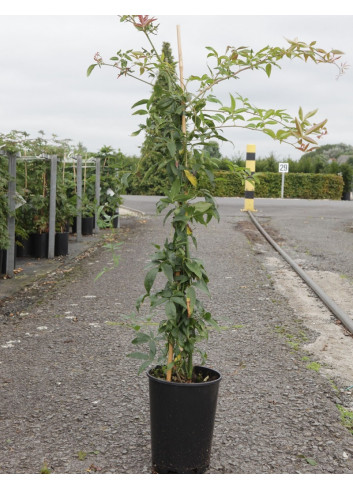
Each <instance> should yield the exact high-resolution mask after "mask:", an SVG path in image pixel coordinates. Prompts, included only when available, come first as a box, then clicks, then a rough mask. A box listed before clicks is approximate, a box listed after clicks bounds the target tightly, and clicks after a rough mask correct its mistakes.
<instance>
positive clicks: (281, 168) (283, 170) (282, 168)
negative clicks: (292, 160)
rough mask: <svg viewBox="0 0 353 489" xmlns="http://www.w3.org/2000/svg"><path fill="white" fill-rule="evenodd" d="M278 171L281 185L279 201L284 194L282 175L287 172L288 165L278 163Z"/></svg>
mask: <svg viewBox="0 0 353 489" xmlns="http://www.w3.org/2000/svg"><path fill="white" fill-rule="evenodd" d="M278 171H279V172H280V173H282V185H281V199H283V193H284V174H285V173H288V171H289V163H279V165H278Z"/></svg>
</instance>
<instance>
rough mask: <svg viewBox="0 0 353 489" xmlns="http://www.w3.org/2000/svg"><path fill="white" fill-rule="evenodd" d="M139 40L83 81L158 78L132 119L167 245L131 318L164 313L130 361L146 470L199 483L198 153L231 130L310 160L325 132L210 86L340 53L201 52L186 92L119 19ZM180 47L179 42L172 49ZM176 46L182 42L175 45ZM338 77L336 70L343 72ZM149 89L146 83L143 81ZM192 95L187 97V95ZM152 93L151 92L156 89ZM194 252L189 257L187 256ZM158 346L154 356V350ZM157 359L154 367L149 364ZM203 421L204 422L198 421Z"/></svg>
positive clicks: (206, 371)
mask: <svg viewBox="0 0 353 489" xmlns="http://www.w3.org/2000/svg"><path fill="white" fill-rule="evenodd" d="M121 21H122V22H128V23H131V24H132V25H133V26H134V27H135V28H136V29H137V30H139V31H141V32H142V33H143V34H144V36H145V39H146V41H147V43H148V48H143V49H140V50H132V49H131V50H128V51H126V52H122V51H118V52H117V53H116V55H115V56H113V57H112V58H110V60H111V62H104V61H103V59H102V57H101V56H100V54H99V53H96V55H95V57H94V59H95V63H94V64H93V65H91V66H90V67H89V68H88V71H87V74H88V75H90V73H91V72H92V70H93V69H94V68H95V67H96V66H99V67H102V66H104V65H106V66H112V67H113V68H115V69H116V70H117V72H118V78H119V77H120V76H129V77H132V78H134V79H139V80H141V81H143V82H144V83H147V84H149V85H150V87H151V90H152V88H153V87H154V84H153V82H154V80H156V79H157V77H158V76H163V77H164V79H165V81H166V83H164V84H160V85H159V88H158V93H156V90H154V91H153V94H152V95H151V96H150V97H149V98H145V99H142V100H139V101H138V102H136V103H135V104H134V106H133V108H134V109H136V108H137V109H136V110H135V112H134V114H136V115H141V116H145V117H146V122H145V123H142V124H140V126H139V130H138V131H137V132H136V133H135V134H138V133H140V132H141V131H146V133H148V134H149V135H150V136H152V140H153V145H152V148H151V151H153V152H155V153H158V154H159V156H160V158H158V159H156V161H157V163H155V164H153V163H152V165H151V168H150V169H149V172H150V173H153V172H158V171H159V170H161V169H163V170H165V171H166V174H167V178H168V182H169V189H168V190H167V191H166V194H165V196H164V197H162V198H161V199H160V200H159V202H158V203H157V211H158V212H159V213H161V212H162V211H165V210H166V211H167V213H166V217H165V220H164V222H165V221H166V220H168V219H169V220H170V222H171V227H172V237H171V238H167V239H166V240H165V242H164V244H163V245H159V244H157V245H155V248H156V251H155V253H154V255H153V256H152V257H151V262H150V266H149V269H148V272H147V275H146V277H145V280H144V287H145V291H146V292H145V294H144V295H142V296H141V297H140V298H139V299H138V300H137V309H138V310H139V308H140V306H141V304H142V303H143V302H144V301H145V300H149V301H150V305H151V308H152V309H154V308H159V307H162V308H164V313H165V318H164V319H163V320H162V321H161V322H160V324H159V326H158V331H157V333H155V332H153V331H150V332H149V333H146V332H144V331H142V330H141V328H140V326H138V325H136V326H135V329H136V332H137V334H136V337H135V338H134V340H133V344H135V345H146V346H147V350H148V351H147V352H144V351H137V352H135V353H132V354H131V355H130V356H131V357H132V358H136V359H140V360H142V365H141V368H140V371H143V370H144V369H146V368H148V367H150V366H151V365H153V364H155V366H154V367H152V368H150V370H149V371H148V377H149V386H150V408H151V432H152V466H153V469H154V470H155V471H156V472H165V473H202V472H205V471H206V470H207V468H208V466H209V463H210V450H211V441H212V431H213V423H214V414H215V409H216V401H217V391H218V386H219V382H220V379H221V376H220V373H219V372H217V371H216V370H214V369H213V368H212V369H211V368H206V367H204V366H199V365H198V363H201V364H204V362H205V360H206V358H207V356H206V353H205V352H203V351H201V350H200V349H199V342H200V341H201V340H207V337H208V333H209V330H210V329H215V328H217V323H216V321H215V320H214V319H213V318H212V316H211V313H210V312H209V311H206V310H205V308H204V306H203V304H202V302H201V300H200V299H199V298H198V294H197V292H199V291H201V292H204V293H206V294H208V293H209V292H208V282H209V278H208V276H207V273H206V270H205V268H204V265H203V263H202V261H201V260H200V259H199V258H197V257H195V256H194V254H193V253H194V249H195V248H196V244H197V242H196V237H195V234H194V228H195V225H196V224H202V225H205V226H207V224H208V223H209V222H210V221H211V219H214V218H215V219H219V214H218V211H217V206H216V203H215V201H214V199H213V197H212V195H211V193H210V192H209V191H207V190H205V189H203V188H200V187H199V185H198V183H199V181H200V180H201V179H202V178H207V179H209V180H210V181H211V182H212V181H213V179H214V171H215V170H216V169H217V160H216V159H215V158H212V157H211V156H210V154H209V153H208V152H206V151H203V149H204V148H205V147H207V146H208V145H209V144H211V143H213V144H214V141H217V140H220V141H226V139H225V138H224V136H223V135H222V127H224V126H230V125H231V126H234V127H243V128H247V129H250V130H256V131H261V132H263V133H266V134H268V135H269V136H270V137H271V138H272V139H273V140H277V141H279V142H285V143H288V144H291V145H293V146H295V147H296V148H298V149H300V150H302V151H310V150H311V149H313V148H314V147H315V145H316V144H317V138H320V137H321V136H322V135H323V134H324V133H325V132H326V128H325V126H326V120H324V121H320V122H315V123H312V122H311V119H312V117H313V116H314V115H315V114H316V111H312V112H309V113H307V114H306V115H305V114H304V113H303V111H302V109H300V110H299V113H298V116H297V117H293V116H291V115H289V114H288V113H286V111H284V110H276V109H260V108H258V107H256V106H254V105H252V104H251V103H250V101H249V100H248V99H246V98H243V97H242V96H240V95H232V94H230V97H229V104H224V103H222V102H221V101H220V100H219V99H218V98H217V96H216V94H215V90H216V88H217V85H218V84H219V83H221V82H223V81H225V80H230V79H232V80H236V79H237V78H238V77H239V76H240V74H241V73H242V72H243V71H247V70H260V71H261V70H262V71H263V72H264V74H265V76H266V75H267V76H270V75H271V71H272V68H273V67H275V66H278V63H279V61H280V60H281V59H283V58H289V59H295V58H299V59H301V60H304V61H306V60H312V61H314V62H315V63H334V64H336V62H337V59H338V58H339V56H340V54H341V53H340V52H339V51H335V50H332V51H329V52H326V51H325V50H322V49H321V48H318V47H316V44H315V43H314V42H313V43H310V44H305V43H302V42H299V41H289V46H288V47H287V48H279V47H270V46H267V47H265V48H263V49H262V50H260V51H258V52H255V51H253V50H251V49H250V48H245V47H239V48H235V47H230V46H228V47H227V49H226V50H225V53H224V54H222V55H220V54H218V52H217V51H216V50H215V49H213V48H211V47H208V48H207V51H208V56H207V57H208V60H209V61H208V62H209V70H208V73H207V74H205V75H202V76H190V77H189V78H188V79H187V83H184V77H183V72H182V57H181V53H180V54H179V68H180V83H179V82H176V80H175V74H174V63H170V62H168V60H165V59H164V57H163V56H161V55H159V54H158V52H157V50H156V49H155V47H154V44H153V41H152V36H153V35H154V34H156V33H157V26H156V24H155V21H156V19H154V18H150V17H149V16H142V15H130V16H126V15H125V16H122V17H121ZM179 41H180V39H179ZM179 44H180V42H179ZM343 68H344V67H342V66H341V67H339V69H340V71H343ZM151 80H152V81H151ZM189 84H190V85H191V86H194V87H195V88H194V89H193V91H192V92H191V91H189V90H188V89H187V87H188V86H189ZM154 88H155V87H154ZM233 170H234V171H236V172H239V174H240V175H241V176H242V177H243V179H246V178H251V175H250V174H249V172H247V170H246V169H244V168H239V167H234V168H233ZM192 247H193V248H192ZM159 273H160V274H162V275H163V276H164V277H165V285H164V287H162V288H161V289H159V290H155V289H156V287H155V286H154V284H155V279H156V276H157V274H159ZM161 342H162V348H161V349H160V348H159V345H160V344H161ZM156 358H157V360H156ZM208 414H210V417H206V416H207V415H208Z"/></svg>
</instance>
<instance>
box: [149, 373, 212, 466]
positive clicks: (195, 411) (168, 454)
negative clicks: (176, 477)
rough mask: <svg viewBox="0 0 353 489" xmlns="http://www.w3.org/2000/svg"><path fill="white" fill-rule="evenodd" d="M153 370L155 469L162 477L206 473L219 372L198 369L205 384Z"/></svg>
mask: <svg viewBox="0 0 353 489" xmlns="http://www.w3.org/2000/svg"><path fill="white" fill-rule="evenodd" d="M152 371H153V369H152V370H150V371H149V372H148V373H147V375H148V378H149V392H150V417H151V444H152V470H153V471H154V472H157V473H159V474H203V473H205V472H206V470H207V469H208V468H209V465H210V458H211V445H212V437H213V428H214V420H215V415H216V407H217V398H218V388H219V383H220V381H221V375H220V373H219V372H217V371H216V370H213V369H209V368H206V367H195V371H196V372H198V373H199V372H202V375H203V377H206V376H209V378H210V379H213V380H209V381H206V382H198V383H190V384H188V383H185V384H184V383H177V382H167V381H166V380H162V379H158V378H156V377H154V376H153V375H152V374H151V372H152Z"/></svg>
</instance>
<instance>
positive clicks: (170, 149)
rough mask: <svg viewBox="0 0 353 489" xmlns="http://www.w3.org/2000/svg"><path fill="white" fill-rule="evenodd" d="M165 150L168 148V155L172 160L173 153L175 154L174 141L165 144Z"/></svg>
mask: <svg viewBox="0 0 353 489" xmlns="http://www.w3.org/2000/svg"><path fill="white" fill-rule="evenodd" d="M167 148H168V151H169V153H170V156H171V157H172V158H174V157H175V153H176V147H175V142H174V141H169V142H168V143H167Z"/></svg>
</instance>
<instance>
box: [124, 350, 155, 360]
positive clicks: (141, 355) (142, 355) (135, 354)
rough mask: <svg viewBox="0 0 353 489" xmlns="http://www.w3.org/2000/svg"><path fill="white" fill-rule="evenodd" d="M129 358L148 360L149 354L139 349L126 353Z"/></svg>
mask: <svg viewBox="0 0 353 489" xmlns="http://www.w3.org/2000/svg"><path fill="white" fill-rule="evenodd" d="M127 356H128V357H129V358H135V359H136V360H149V358H150V357H149V355H147V353H142V352H141V351H134V352H133V353H128V355H127Z"/></svg>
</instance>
